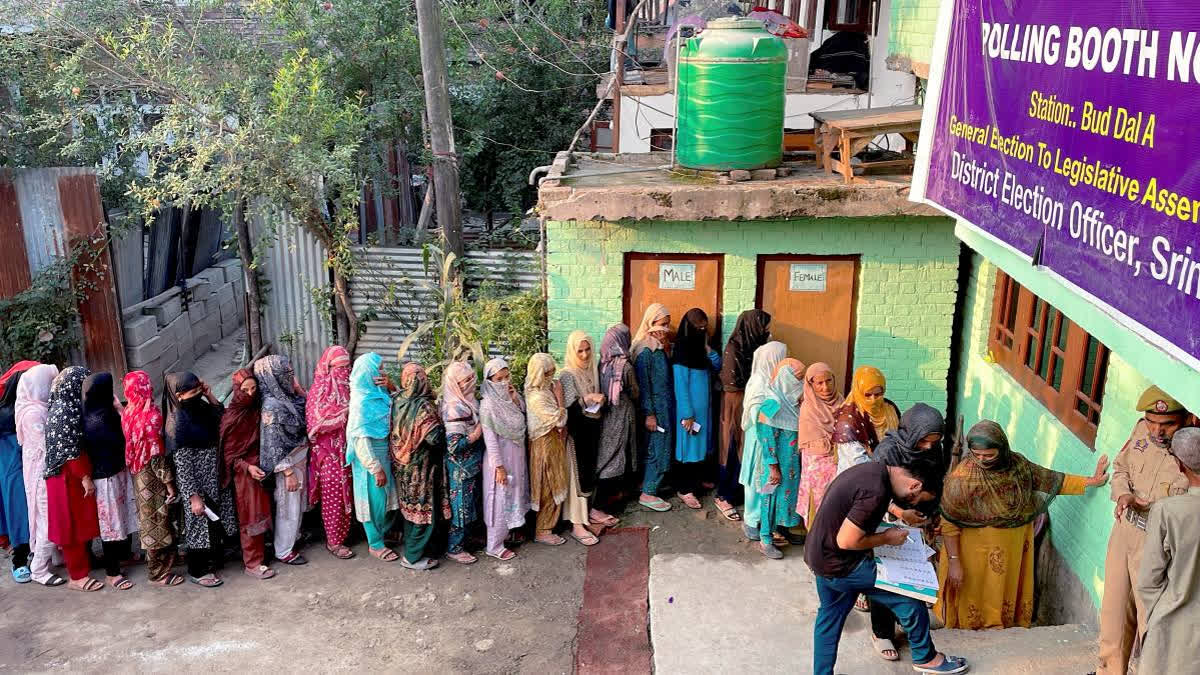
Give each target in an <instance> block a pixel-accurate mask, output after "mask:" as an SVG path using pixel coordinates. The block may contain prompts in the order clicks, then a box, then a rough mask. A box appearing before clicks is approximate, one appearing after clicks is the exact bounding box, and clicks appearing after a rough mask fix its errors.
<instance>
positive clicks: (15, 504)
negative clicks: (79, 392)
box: [0, 361, 38, 584]
mask: <svg viewBox="0 0 1200 675" xmlns="http://www.w3.org/2000/svg"><path fill="white" fill-rule="evenodd" d="M36 365H38V362H37V361H20V362H18V363H16V364H14V365H13V367H11V368H9V369H8V371H7V372H5V373H4V375H3V376H0V535H7V536H8V541H9V544H10V545H11V546H12V578H13V581H15V582H17V583H18V584H27V583H29V581H30V579H31V578H32V572H30V570H29V518H28V514H29V505H28V504H27V503H26V498H25V480H24V477H23V476H22V473H21V446H20V444H19V443H18V441H17V386H18V385H19V384H20V381H21V374H22V373H24V372H26V371H28V370H29V369H30V368H33V367H34V366H36Z"/></svg>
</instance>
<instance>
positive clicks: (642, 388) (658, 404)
mask: <svg viewBox="0 0 1200 675" xmlns="http://www.w3.org/2000/svg"><path fill="white" fill-rule="evenodd" d="M633 368H634V371H635V372H636V373H637V380H638V412H639V417H638V418H637V419H636V420H635V422H634V426H635V427H637V429H638V434H639V437H640V439H641V441H640V446H641V448H642V452H644V453H645V454H643V455H642V458H641V459H642V466H643V467H644V469H645V471H644V473H643V479H642V492H645V493H646V494H648V495H653V494H656V493H657V492H658V488H659V485H660V484H661V483H662V478H663V475H664V474H665V473H666V472H667V469H668V468H670V466H671V448H672V447H673V445H674V439H675V428H676V427H675V425H674V424H671V420H672V419H674V417H672V415H671V410H672V408H674V398H675V394H674V382H673V381H672V379H671V365H670V364H669V363H667V355H666V353H664V352H663V350H661V349H643V350H642V351H641V352H639V353H638V355H637V359H635V360H634V363H633ZM650 415H654V416H655V417H656V418H658V426H660V427H662V428H663V433H660V432H657V431H653V432H652V431H647V430H646V425H645V424H644V422H645V420H646V417H648V416H650Z"/></svg>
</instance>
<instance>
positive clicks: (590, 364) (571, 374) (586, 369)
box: [558, 330, 618, 546]
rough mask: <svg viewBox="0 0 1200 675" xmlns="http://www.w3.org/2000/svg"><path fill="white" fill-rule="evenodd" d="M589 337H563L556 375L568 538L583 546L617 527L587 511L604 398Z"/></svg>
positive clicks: (600, 513)
mask: <svg viewBox="0 0 1200 675" xmlns="http://www.w3.org/2000/svg"><path fill="white" fill-rule="evenodd" d="M592 345H593V341H592V338H591V336H590V335H588V334H587V333H585V332H583V331H581V330H577V331H575V332H573V333H571V334H570V335H569V336H568V337H567V351H566V353H565V354H564V355H563V358H564V360H565V362H566V364H567V365H566V367H565V368H563V369H562V372H561V373H559V375H558V380H559V382H561V383H562V390H563V406H564V407H566V409H567V431H568V432H569V433H568V438H567V473H568V475H569V476H570V480H569V481H568V490H567V500H566V502H565V504H564V507H565V508H564V511H566V516H567V520H569V521H571V523H572V524H573V525H574V526H575V527H574V528H573V529H572V530H571V537H572V538H574V539H575V540H576V541H578V542H579V543H581V544H583V545H584V546H592V545H594V544H596V543H597V542H598V541H599V539H597V538H596V534H595V533H596V532H599V531H601V530H602V529H603V528H605V527H612V526H614V525H616V524H617V522H618V521H617V519H616V518H614V517H612V516H610V515H609V514H607V513H604V512H603V511H600V510H597V509H595V508H591V509H589V506H588V505H589V503H590V500H591V496H592V492H593V491H594V490H595V488H596V452H597V449H598V445H599V441H600V431H601V429H602V425H601V414H600V410H601V408H602V407H603V406H604V404H605V402H606V397H605V396H604V394H603V393H601V392H600V374H599V371H598V369H597V368H596V356H595V353H594V350H593V348H592Z"/></svg>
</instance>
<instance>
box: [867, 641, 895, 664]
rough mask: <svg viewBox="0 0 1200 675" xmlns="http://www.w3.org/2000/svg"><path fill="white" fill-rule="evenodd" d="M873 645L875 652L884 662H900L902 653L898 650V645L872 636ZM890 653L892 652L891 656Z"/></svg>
mask: <svg viewBox="0 0 1200 675" xmlns="http://www.w3.org/2000/svg"><path fill="white" fill-rule="evenodd" d="M871 644H873V645H875V651H877V652H879V658H881V659H883V660H884V661H899V660H900V652H899V651H898V650H897V649H896V645H894V644H892V641H891V640H888V639H886V638H877V637H875V636H874V635H872V636H871ZM888 652H891V653H890V654H889V653H888Z"/></svg>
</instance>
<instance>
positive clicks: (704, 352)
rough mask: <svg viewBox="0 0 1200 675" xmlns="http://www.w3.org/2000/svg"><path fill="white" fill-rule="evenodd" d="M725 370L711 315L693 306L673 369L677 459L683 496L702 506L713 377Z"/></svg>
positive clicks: (677, 346) (686, 502)
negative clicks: (712, 340)
mask: <svg viewBox="0 0 1200 675" xmlns="http://www.w3.org/2000/svg"><path fill="white" fill-rule="evenodd" d="M720 369H721V355H720V354H718V353H717V352H716V351H714V350H713V348H712V347H711V346H710V345H709V344H708V315H707V314H705V313H704V310H702V309H698V308H692V309H689V310H688V311H687V313H686V314H684V315H683V320H682V321H680V322H679V333H678V335H677V336H676V342H675V354H674V358H673V359H672V364H671V371H672V373H673V374H674V376H675V461H676V462H678V463H679V464H678V473H679V485H678V487H679V499H680V500H682V501H683V504H684V506H687V507H688V508H689V509H699V508H701V506H700V500H699V499H696V490H697V488H699V487H700V481H701V472H702V470H703V466H704V460H705V459H706V458H707V457H708V454H709V451H710V450H711V449H712V445H713V444H712V441H713V439H714V438H715V436H714V435H713V433H712V430H713V429H712V422H713V420H712V391H713V388H712V376H713V373H716V372H718V371H720Z"/></svg>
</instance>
